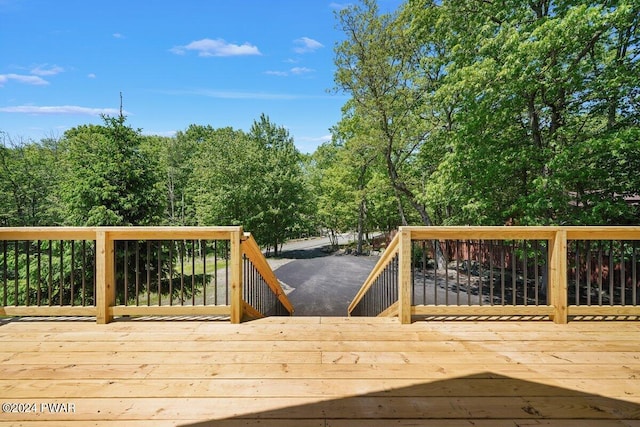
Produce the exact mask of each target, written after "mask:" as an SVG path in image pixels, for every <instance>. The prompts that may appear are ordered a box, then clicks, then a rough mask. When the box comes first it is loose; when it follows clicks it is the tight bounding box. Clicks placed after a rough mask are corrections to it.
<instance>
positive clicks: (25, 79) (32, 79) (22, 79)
mask: <svg viewBox="0 0 640 427" xmlns="http://www.w3.org/2000/svg"><path fill="white" fill-rule="evenodd" d="M10 80H13V81H16V82H18V83H23V84H26V85H33V86H45V85H48V84H49V82H48V81H46V80H45V79H43V78H42V77H38V76H26V75H24V74H0V87H2V86H4V84H5V83H8V82H9V81H10Z"/></svg>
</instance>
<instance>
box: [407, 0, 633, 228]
mask: <svg viewBox="0 0 640 427" xmlns="http://www.w3.org/2000/svg"><path fill="white" fill-rule="evenodd" d="M639 8H640V5H638V4H637V2H631V1H615V2H609V3H608V4H606V5H605V4H602V3H592V2H584V1H562V2H560V1H535V2H515V1H509V2H482V1H478V0H462V1H442V2H437V3H436V2H433V1H429V0H412V1H409V2H408V3H407V4H406V6H405V9H404V11H403V14H401V16H402V19H404V20H405V21H404V26H405V27H406V28H407V29H408V31H409V33H410V34H412V35H413V37H414V38H415V39H416V40H418V41H419V42H420V43H422V44H423V45H424V46H425V47H424V48H423V51H425V52H427V53H428V55H427V59H425V60H424V61H422V62H423V63H428V64H432V63H444V64H446V67H445V68H444V74H443V75H442V77H441V79H440V80H439V84H438V86H437V87H436V91H435V92H434V96H433V100H435V101H436V102H435V103H434V104H432V105H434V106H435V107H436V109H435V110H432V112H435V114H437V116H438V117H442V118H445V117H446V118H447V120H446V121H445V122H444V123H443V131H441V132H438V133H436V134H434V135H430V136H429V139H432V138H433V137H438V138H442V141H443V142H444V143H443V144H442V146H444V147H446V151H445V152H444V155H443V157H442V160H441V161H440V162H439V164H438V165H437V168H436V170H435V173H434V174H433V176H432V179H431V180H430V181H429V182H428V183H427V186H426V188H427V191H426V193H425V194H424V199H423V200H424V202H425V203H426V204H427V205H428V206H429V208H430V210H431V211H432V212H435V213H436V214H437V216H442V217H443V218H444V222H445V223H452V224H456V223H457V224H459V223H473V224H503V223H505V222H506V221H508V220H514V221H515V222H518V223H522V224H545V223H557V222H573V221H574V220H577V219H576V218H572V217H571V215H570V214H569V212H573V211H572V210H570V209H567V206H568V205H571V204H574V205H575V204H576V201H575V200H572V197H574V195H575V194H580V192H581V190H580V187H587V188H593V185H594V180H593V179H591V178H590V177H589V173H582V174H579V173H572V174H571V176H569V175H568V174H567V173H566V169H564V168H566V167H568V166H570V165H568V163H567V159H569V158H574V159H576V158H578V157H580V156H581V155H580V153H581V152H582V153H587V152H594V153H596V152H597V153H598V156H599V157H598V158H599V160H598V162H597V163H593V162H585V163H582V164H578V165H579V166H582V167H583V168H585V166H586V165H587V164H592V165H594V166H596V164H597V165H600V166H598V170H599V169H600V168H601V167H603V166H604V165H607V166H608V167H609V166H611V167H614V169H613V170H612V169H606V172H604V173H605V174H606V175H607V176H609V177H612V176H624V175H626V173H625V172H623V171H622V170H621V168H625V167H627V165H625V164H624V162H616V161H615V160H616V156H615V155H614V151H613V150H602V149H601V148H602V146H603V145H602V141H609V142H611V141H619V138H618V137H617V136H611V135H613V134H612V132H613V133H615V132H618V131H620V130H622V129H626V128H629V127H634V126H637V124H638V99H639V97H638V93H639V91H638V81H637V75H638V71H639V70H638V61H637V54H638V51H637V46H638V35H639V33H638V31H639V25H638V23H639V18H638V17H639V16H640V13H639V12H640V9H639ZM438 58H440V59H438ZM416 82H418V83H419V85H418V86H419V87H422V86H423V83H421V82H420V81H419V80H416ZM424 84H425V85H426V87H427V88H429V87H431V86H430V84H431V83H430V82H426V81H425V83H424ZM418 90H420V89H419V88H418ZM427 91H428V90H427ZM422 115H423V116H427V115H426V114H424V113H423V114H422ZM438 135H439V136H438ZM618 135H619V134H618ZM427 146H433V145H432V144H424V147H427ZM590 146H591V147H590ZM589 147H590V148H589ZM430 154H431V151H430V152H427V153H423V157H425V158H426V157H428V156H429V155H430ZM585 160H586V159H585ZM574 165H575V164H574ZM574 165H571V166H574ZM576 166H577V165H576ZM570 169H572V170H574V169H575V167H572V168H570ZM585 170H586V168H585ZM598 173H599V172H598ZM567 179H570V180H571V181H573V182H572V184H571V185H568V184H569V182H566V180H567ZM576 180H582V182H580V183H578V182H576ZM605 184H606V183H605V182H604V181H602V180H600V182H599V183H598V184H597V185H599V186H603V185H605ZM593 191H596V192H597V193H600V194H614V193H615V192H612V191H609V190H608V189H607V188H599V189H595V190H593ZM627 193H628V192H627ZM618 194H621V193H618ZM609 201H613V200H612V199H609ZM578 204H580V203H578ZM583 206H584V204H583ZM590 206H591V205H590ZM605 211H606V210H601V212H603V213H604V212H605ZM615 212H616V210H615V209H614V210H609V211H607V214H606V215H607V216H609V215H614V217H617V218H618V219H615V218H614V217H610V216H609V217H607V216H603V215H600V216H598V215H590V216H589V218H590V219H589V221H590V222H591V223H603V222H604V223H611V221H614V222H616V221H618V220H620V221H627V220H628V219H625V218H628V213H627V214H623V213H622V212H621V211H620V212H618V213H617V214H616V213H615ZM592 213H594V211H592ZM567 214H569V216H567ZM579 221H582V220H579Z"/></svg>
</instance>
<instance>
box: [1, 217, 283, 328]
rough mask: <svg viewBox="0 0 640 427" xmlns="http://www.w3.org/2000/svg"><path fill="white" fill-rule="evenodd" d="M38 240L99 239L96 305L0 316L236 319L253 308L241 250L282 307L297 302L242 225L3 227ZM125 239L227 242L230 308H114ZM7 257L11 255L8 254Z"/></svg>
mask: <svg viewBox="0 0 640 427" xmlns="http://www.w3.org/2000/svg"><path fill="white" fill-rule="evenodd" d="M38 240H60V241H74V240H94V241H95V242H96V249H95V252H96V254H95V257H96V258H95V272H96V273H95V277H96V291H95V307H80V308H78V307H72V306H61V307H22V306H15V307H0V314H2V315H4V314H11V315H74V313H80V314H82V315H95V316H96V318H97V321H98V323H108V322H109V321H110V320H111V318H112V317H113V316H114V315H118V314H127V315H130V314H131V313H132V312H135V313H138V312H140V313H144V314H171V313H173V314H177V315H183V314H204V313H214V314H216V315H218V314H221V313H227V312H228V311H229V310H230V318H231V322H232V323H238V322H240V320H241V319H242V317H243V316H242V314H243V311H244V310H250V307H247V304H246V303H245V302H244V301H243V295H242V254H243V253H244V254H245V255H246V256H247V257H248V258H249V259H250V260H251V262H252V263H253V265H254V266H255V268H256V269H257V270H258V272H259V273H260V275H261V276H262V277H263V278H264V280H265V282H266V283H267V285H268V286H269V288H270V289H271V290H272V291H273V293H274V294H275V295H276V296H277V298H278V300H279V301H280V302H281V303H282V305H283V306H284V307H285V308H286V309H287V310H288V311H289V313H293V306H292V304H291V302H290V301H289V299H288V298H287V296H286V294H285V293H284V291H283V290H282V287H281V286H280V282H278V279H277V278H276V276H275V274H274V273H273V271H272V270H271V267H270V266H269V264H268V263H267V261H266V259H265V258H264V255H263V254H262V252H261V251H260V248H259V246H258V245H257V243H256V241H255V240H254V238H253V237H252V236H251V235H250V234H249V233H246V234H245V233H244V232H243V229H242V227H241V226H221V227H140V226H132V227H5V228H3V227H0V241H5V242H6V241H38ZM121 240H147V241H149V240H159V241H160V240H167V241H171V240H228V241H229V242H230V245H229V254H230V259H229V261H228V262H229V265H230V277H229V289H230V305H228V306H195V305H194V306H149V307H120V306H115V301H116V296H115V287H116V282H115V265H114V253H115V243H116V242H117V241H121ZM5 256H6V254H5Z"/></svg>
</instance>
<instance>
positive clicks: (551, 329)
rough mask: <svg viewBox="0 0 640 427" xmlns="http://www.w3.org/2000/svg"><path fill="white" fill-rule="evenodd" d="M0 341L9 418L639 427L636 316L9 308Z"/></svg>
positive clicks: (55, 422)
mask: <svg viewBox="0 0 640 427" xmlns="http://www.w3.org/2000/svg"><path fill="white" fill-rule="evenodd" d="M0 342H1V344H0V402H2V403H3V409H4V411H5V412H4V413H0V426H9V425H11V426H18V425H20V426H49V427H51V426H65V427H74V426H81V425H82V426H86V425H90V426H114V425H117V426H125V427H127V426H136V427H137V426H147V425H148V426H174V425H180V426H193V427H195V426H216V427H218V426H219V427H222V426H224V427H227V426H230V427H236V426H262V427H265V426H266V427H276V426H277V427H307V426H314V427H326V426H331V427H347V426H349V427H350V426H356V427H358V426H367V427H369V426H370V427H383V426H384V427H387V426H427V427H429V426H433V427H436V426H437V427H450V426H481V427H502V426H509V427H513V426H532V425H535V426H539V425H545V426H562V427H569V426H576V427H592V426H593V427H595V426H598V427H603V426H604V427H608V426H640V322H637V321H612V322H571V323H569V324H568V325H557V324H554V323H552V322H549V321H544V322H542V321H518V322H493V321H481V322H472V321H465V322H460V321H458V322H451V321H449V322H441V321H430V322H425V321H417V322H415V323H413V324H410V325H400V324H399V322H398V320H397V319H362V318H350V319H343V318H317V317H313V318H302V317H293V318H285V319H282V318H270V319H263V320H259V321H254V322H250V323H245V324H240V325H232V324H229V323H223V322H215V321H171V322H169V321H158V320H155V321H140V320H135V321H134V320H129V321H116V322H114V323H111V324H107V325H96V323H95V319H91V320H87V321H42V320H17V319H15V320H10V321H8V320H6V319H5V320H0ZM54 404H57V405H54ZM65 409H66V412H65ZM7 410H9V411H11V410H16V411H26V410H30V411H31V412H30V413H15V412H9V413H7V412H6V411H7ZM54 412H57V413H54ZM116 420H117V421H116Z"/></svg>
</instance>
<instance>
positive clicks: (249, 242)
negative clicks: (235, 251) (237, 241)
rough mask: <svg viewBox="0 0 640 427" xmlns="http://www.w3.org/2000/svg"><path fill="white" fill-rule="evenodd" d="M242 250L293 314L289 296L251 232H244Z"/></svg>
mask: <svg viewBox="0 0 640 427" xmlns="http://www.w3.org/2000/svg"><path fill="white" fill-rule="evenodd" d="M242 252H243V253H244V254H245V255H246V256H247V258H249V259H250V260H251V262H252V263H253V266H254V267H255V268H256V269H257V270H258V272H259V273H260V275H261V276H262V278H263V279H264V280H265V282H267V285H269V288H270V289H271V291H272V292H273V293H274V294H275V295H276V297H277V298H278V300H279V301H280V302H281V303H282V305H283V306H284V307H285V308H286V309H287V311H288V312H289V313H290V314H293V305H292V304H291V302H290V301H289V298H287V294H285V293H284V290H283V289H282V286H280V282H279V281H278V278H277V277H276V275H275V273H274V272H273V270H271V266H270V265H269V263H268V262H267V260H266V259H265V257H264V255H263V254H262V251H261V250H260V247H259V246H258V243H257V242H256V241H255V239H254V238H253V236H252V235H251V233H245V234H244V240H243V242H242Z"/></svg>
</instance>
